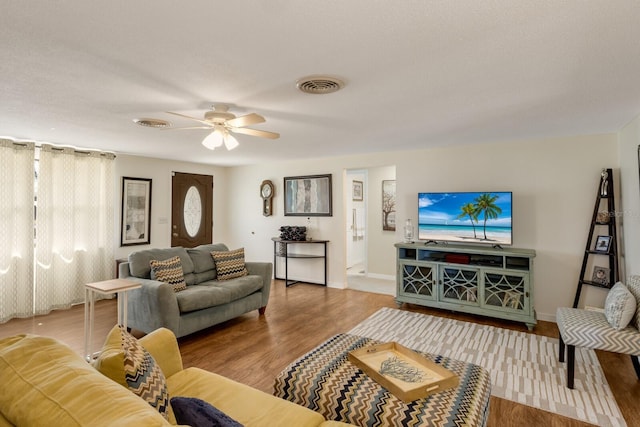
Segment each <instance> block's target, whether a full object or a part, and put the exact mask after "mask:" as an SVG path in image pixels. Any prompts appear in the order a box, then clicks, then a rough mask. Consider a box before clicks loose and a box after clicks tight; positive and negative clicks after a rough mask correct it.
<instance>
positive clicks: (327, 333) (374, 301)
mask: <svg viewBox="0 0 640 427" xmlns="http://www.w3.org/2000/svg"><path fill="white" fill-rule="evenodd" d="M381 307H393V308H396V307H397V306H396V304H395V302H394V299H393V297H391V296H388V295H381V294H374V293H368V292H361V291H354V290H339V289H331V288H325V287H322V286H316V285H307V284H299V285H296V286H292V287H289V288H286V287H285V286H284V283H283V282H282V281H274V284H273V287H272V292H271V298H270V301H269V305H268V307H267V312H266V314H265V316H262V317H261V316H258V312H257V311H253V312H251V313H248V314H245V315H243V316H240V317H238V318H236V319H233V320H230V321H228V322H225V323H223V324H220V325H217V326H214V327H211V328H208V329H206V330H204V331H200V332H198V333H195V334H192V335H190V336H187V337H184V338H182V339H180V340H179V343H180V350H181V353H182V357H183V362H184V365H185V366H197V367H200V368H202V369H206V370H210V371H213V372H216V373H218V374H221V375H224V376H226V377H229V378H232V379H234V380H236V381H239V382H242V383H245V384H248V385H250V386H253V387H256V388H258V389H260V390H263V391H265V392H267V393H272V392H273V380H274V377H275V376H276V375H277V374H278V372H280V371H281V370H282V369H284V367H285V366H286V365H287V364H288V363H289V362H291V361H292V360H294V359H295V358H297V357H299V356H301V355H303V354H304V353H306V352H308V351H310V350H311V349H313V348H314V347H315V346H317V345H318V344H319V343H321V342H322V341H324V340H326V339H327V338H329V337H331V336H332V335H335V334H338V333H342V332H346V331H348V330H350V329H351V328H353V327H354V326H356V325H357V324H358V323H360V322H362V321H363V320H364V319H366V318H367V317H368V316H370V315H372V314H373V313H375V312H376V311H377V310H378V309H379V308H381ZM403 309H405V310H409V311H414V312H418V313H425V314H432V315H437V316H443V317H449V318H454V319H459V320H463V321H471V322H477V323H482V324H488V325H493V326H498V327H503V328H509V329H513V330H519V331H523V332H527V328H526V327H525V326H524V324H521V323H515V322H507V321H501V320H494V319H488V318H483V317H479V316H473V315H465V314H458V313H452V312H448V311H443V310H435V309H429V308H425V307H420V306H416V305H411V304H405V305H404V306H403ZM116 318H117V309H116V302H115V300H103V301H99V302H98V303H97V304H96V321H95V329H94V337H95V339H94V348H95V349H97V348H99V347H100V346H101V344H102V342H103V341H104V338H105V337H106V335H107V333H108V331H109V330H110V329H111V327H112V326H113V325H114V324H115V322H116ZM83 324H84V308H83V306H82V305H80V306H76V307H73V308H72V309H69V310H62V311H56V312H53V313H51V314H49V315H47V316H38V317H35V318H33V319H14V320H11V321H9V322H7V323H5V324H2V325H0V338H2V337H6V336H11V335H15V334H21V333H35V334H41V335H48V336H53V337H55V338H58V339H60V340H61V341H64V342H65V343H67V344H68V345H69V346H70V347H72V348H73V349H74V350H76V351H77V352H78V353H79V354H82V351H83V348H84V332H83V331H84V329H83ZM534 333H536V334H539V335H545V336H550V337H556V338H557V336H558V329H557V327H556V325H555V324H554V323H550V322H542V321H540V322H539V323H538V325H537V326H536V328H535V330H534ZM597 353H598V358H599V359H600V362H601V364H602V366H603V369H604V371H605V374H606V376H607V380H608V382H609V385H610V386H611V388H612V390H613V393H614V396H615V397H616V400H617V402H618V405H619V407H620V409H621V411H622V413H623V415H624V417H625V420H626V421H627V424H628V425H629V426H635V425H640V423H639V422H638V420H640V410H639V408H638V407H639V406H640V405H638V404H637V402H639V401H640V382H639V381H638V380H637V379H636V378H635V373H634V371H633V366H632V364H631V360H630V359H629V357H628V356H624V355H618V354H613V353H607V352H597ZM490 405H491V406H490V417H489V426H490V427H502V426H514V427H519V426H523V427H524V426H526V427H530V426H570V427H579V426H588V425H589V424H586V423H581V422H578V421H575V420H572V419H569V418H565V417H561V416H558V415H554V414H551V413H549V412H545V411H542V410H539V409H535V408H532V407H529V406H525V405H520V404H517V403H515V402H511V401H508V400H504V399H499V398H495V397H492V398H491V403H490Z"/></svg>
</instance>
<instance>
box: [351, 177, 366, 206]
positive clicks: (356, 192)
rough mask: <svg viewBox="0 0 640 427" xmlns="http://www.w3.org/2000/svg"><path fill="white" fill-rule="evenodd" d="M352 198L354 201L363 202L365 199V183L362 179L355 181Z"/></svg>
mask: <svg viewBox="0 0 640 427" xmlns="http://www.w3.org/2000/svg"><path fill="white" fill-rule="evenodd" d="M351 200H353V201H354V202H362V201H363V200H364V183H363V182H362V181H355V180H354V181H353V185H352V187H351Z"/></svg>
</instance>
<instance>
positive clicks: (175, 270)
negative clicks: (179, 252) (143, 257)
mask: <svg viewBox="0 0 640 427" xmlns="http://www.w3.org/2000/svg"><path fill="white" fill-rule="evenodd" d="M149 265H150V266H151V273H152V274H153V275H154V276H155V279H156V280H159V281H161V282H166V283H168V284H170V285H171V287H173V291H174V292H180V291H184V290H185V289H187V283H186V282H185V281H184V272H183V271H182V264H181V263H180V257H179V256H174V257H173V258H169V259H167V260H164V261H158V260H155V259H154V260H151V261H149Z"/></svg>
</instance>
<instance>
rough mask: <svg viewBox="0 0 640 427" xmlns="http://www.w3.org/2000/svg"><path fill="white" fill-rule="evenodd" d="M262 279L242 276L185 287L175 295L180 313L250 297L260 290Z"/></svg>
mask: <svg viewBox="0 0 640 427" xmlns="http://www.w3.org/2000/svg"><path fill="white" fill-rule="evenodd" d="M262 286H263V282H262V277H261V276H258V275H253V276H243V277H238V278H236V279H231V280H226V281H224V282H218V281H214V280H212V281H208V282H204V283H200V284H197V285H191V286H187V289H185V290H184V291H181V292H178V293H176V294H175V295H176V299H177V300H178V307H179V308H180V313H186V312H189V311H195V310H201V309H204V308H209V307H213V306H216V305H222V304H227V303H230V302H231V301H235V300H237V299H240V298H243V297H245V296H247V295H250V294H252V293H254V292H256V291H259V290H260V289H262Z"/></svg>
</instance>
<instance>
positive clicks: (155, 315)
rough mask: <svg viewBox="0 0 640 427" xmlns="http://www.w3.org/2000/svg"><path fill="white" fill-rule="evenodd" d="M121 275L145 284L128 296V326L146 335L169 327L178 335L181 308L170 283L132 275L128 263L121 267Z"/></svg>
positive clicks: (123, 277) (122, 264) (131, 291)
mask: <svg viewBox="0 0 640 427" xmlns="http://www.w3.org/2000/svg"><path fill="white" fill-rule="evenodd" d="M118 276H119V277H120V278H121V279H129V280H132V281H135V282H137V283H140V284H141V285H142V286H141V287H140V288H138V289H133V290H130V291H128V293H127V316H128V326H130V327H131V328H133V329H137V330H140V331H142V332H145V333H149V332H151V331H154V330H156V329H158V328H168V329H170V330H171V331H172V332H173V333H174V334H178V327H179V324H180V308H179V307H178V300H177V298H176V294H175V292H174V291H173V288H172V287H171V286H170V285H169V284H168V283H165V282H160V281H158V280H151V279H141V278H139V277H135V276H131V275H130V272H129V263H128V262H123V263H121V264H120V270H119V275H118Z"/></svg>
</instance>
